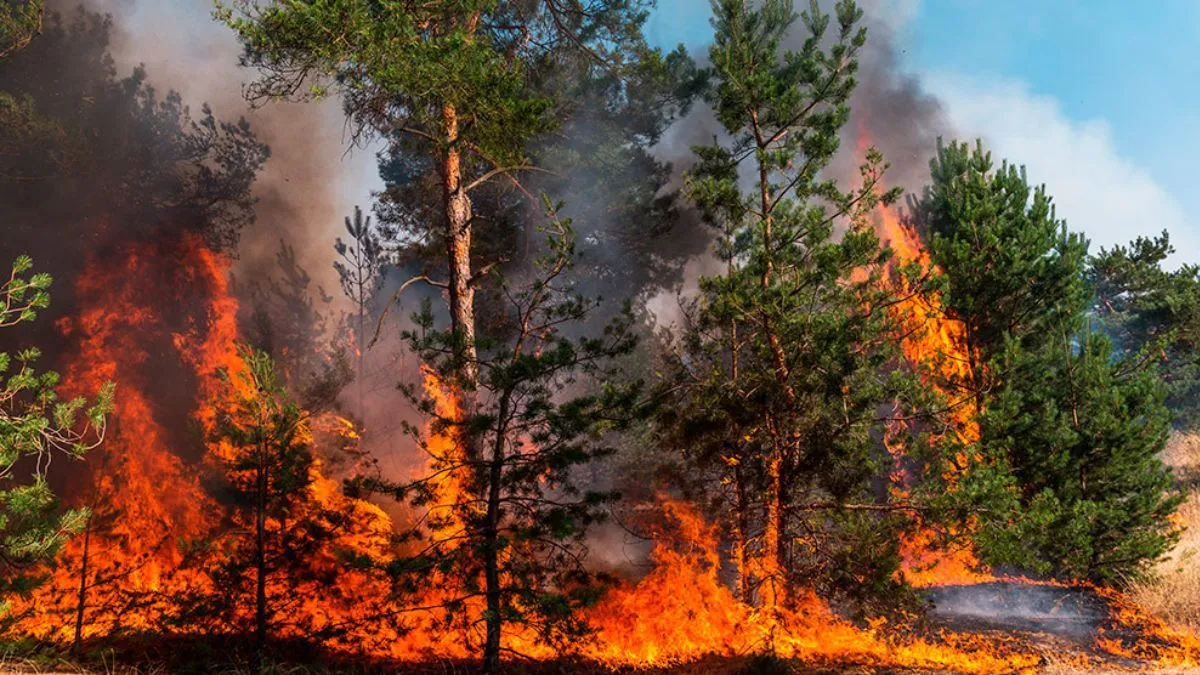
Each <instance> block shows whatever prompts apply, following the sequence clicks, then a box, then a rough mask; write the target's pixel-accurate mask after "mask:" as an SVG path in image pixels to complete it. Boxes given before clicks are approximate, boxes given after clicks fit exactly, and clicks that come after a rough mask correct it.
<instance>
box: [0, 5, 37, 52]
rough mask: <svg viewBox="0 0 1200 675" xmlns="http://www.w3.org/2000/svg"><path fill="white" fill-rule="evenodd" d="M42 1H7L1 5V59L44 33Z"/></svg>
mask: <svg viewBox="0 0 1200 675" xmlns="http://www.w3.org/2000/svg"><path fill="white" fill-rule="evenodd" d="M45 11H46V9H45V7H44V6H43V4H42V0H7V1H6V2H4V3H0V59H2V58H4V57H5V56H8V55H9V54H11V53H13V52H15V51H17V50H18V49H21V48H22V47H24V46H25V45H27V44H29V42H30V41H31V40H32V39H33V38H34V36H36V35H37V34H38V33H40V32H42V17H43V15H44V14H45Z"/></svg>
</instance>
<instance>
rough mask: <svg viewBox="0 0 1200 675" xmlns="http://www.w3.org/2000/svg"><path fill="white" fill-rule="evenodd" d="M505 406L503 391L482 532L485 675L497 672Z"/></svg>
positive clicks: (499, 629) (501, 620)
mask: <svg viewBox="0 0 1200 675" xmlns="http://www.w3.org/2000/svg"><path fill="white" fill-rule="evenodd" d="M508 405H509V399H508V395H507V394H505V396H504V397H503V398H501V400H500V408H499V412H498V414H497V417H496V420H497V424H498V426H499V428H498V429H497V432H496V442H495V444H494V445H493V446H492V457H491V461H490V462H489V463H488V493H487V515H486V520H485V521H484V531H483V539H484V541H483V576H484V596H485V597H486V599H487V617H486V625H487V637H486V639H485V641H484V646H483V672H484V673H485V675H497V674H498V673H499V672H500V631H501V628H502V627H503V625H504V617H503V616H502V614H501V610H502V607H501V602H500V601H501V597H500V594H501V591H502V589H501V587H500V495H501V484H500V482H501V480H502V479H503V478H504V436H505V434H506V433H507V428H506V423H507V421H508Z"/></svg>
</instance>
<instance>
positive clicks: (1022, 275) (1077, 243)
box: [920, 141, 1087, 410]
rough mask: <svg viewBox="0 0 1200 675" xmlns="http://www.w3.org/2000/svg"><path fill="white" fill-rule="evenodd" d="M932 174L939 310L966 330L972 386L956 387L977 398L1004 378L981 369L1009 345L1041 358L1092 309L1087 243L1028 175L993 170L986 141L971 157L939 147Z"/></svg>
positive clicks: (962, 149) (930, 213)
mask: <svg viewBox="0 0 1200 675" xmlns="http://www.w3.org/2000/svg"><path fill="white" fill-rule="evenodd" d="M930 173H931V178H932V184H931V185H930V186H929V188H928V189H927V190H926V191H925V194H924V197H923V200H922V202H923V203H922V204H921V209H920V210H921V211H922V213H923V214H924V218H925V219H926V226H927V228H928V232H929V239H930V242H929V251H930V256H931V257H932V259H933V262H934V263H935V264H937V265H938V266H939V267H940V269H941V271H942V273H943V275H944V277H945V289H944V292H943V293H942V296H941V297H942V303H943V308H944V311H945V313H946V316H947V317H948V318H949V319H950V320H952V321H957V322H959V323H961V324H962V325H963V327H964V329H965V334H966V345H965V347H966V351H967V358H968V359H969V360H970V364H969V365H970V372H971V377H972V378H973V381H972V382H962V383H957V384H958V386H960V387H962V388H963V389H964V390H965V392H964V393H966V394H968V395H971V396H976V395H981V394H982V392H984V391H986V390H987V389H988V388H989V387H990V386H993V384H994V382H995V381H1002V380H1003V377H1004V375H1003V374H1002V373H998V372H995V369H994V368H988V367H986V365H985V364H988V363H989V362H990V361H992V360H993V359H995V358H996V357H997V356H998V355H999V354H1000V353H1001V352H1002V351H1004V349H1005V347H1006V344H1007V342H1008V341H1010V340H1017V341H1018V342H1020V343H1021V345H1022V346H1023V347H1026V348H1028V349H1032V350H1037V349H1038V348H1040V347H1041V346H1042V345H1044V344H1046V343H1047V342H1053V341H1054V340H1055V335H1054V333H1055V331H1056V329H1057V328H1059V327H1060V326H1062V325H1063V324H1064V323H1067V324H1073V323H1074V322H1075V321H1076V317H1077V316H1078V315H1079V313H1080V312H1081V311H1082V310H1083V309H1084V308H1085V307H1086V304H1087V288H1086V285H1085V284H1084V280H1083V278H1082V276H1081V274H1080V271H1081V269H1082V265H1083V264H1084V261H1085V259H1086V256H1087V241H1086V240H1085V239H1084V238H1083V237H1081V236H1080V235H1078V234H1076V233H1073V232H1069V231H1067V229H1066V226H1065V224H1064V223H1063V222H1062V221H1060V220H1058V219H1057V218H1055V214H1054V206H1053V204H1052V203H1051V200H1050V197H1049V195H1048V194H1046V190H1045V187H1044V186H1043V187H1038V188H1037V189H1031V188H1030V186H1029V185H1028V183H1027V182H1026V179H1025V170H1024V168H1023V167H1022V168H1018V167H1016V166H1013V165H1010V164H1008V163H1003V164H1002V165H1001V166H1000V167H999V169H997V168H996V167H995V166H994V164H993V162H992V157H991V153H987V152H985V151H984V149H983V146H982V144H981V143H978V144H976V147H975V148H974V149H973V150H972V149H970V148H968V147H967V146H966V144H960V143H951V144H950V145H949V146H944V145H942V144H941V142H940V141H939V143H938V148H937V155H936V156H935V158H934V159H933V160H932V161H931V163H930ZM978 403H980V404H984V403H985V400H984V398H983V397H982V396H980V397H979V400H978ZM980 410H983V406H980Z"/></svg>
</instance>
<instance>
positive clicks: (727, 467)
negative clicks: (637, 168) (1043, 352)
mask: <svg viewBox="0 0 1200 675" xmlns="http://www.w3.org/2000/svg"><path fill="white" fill-rule="evenodd" d="M748 5H749V3H745V2H742V1H741V0H721V1H720V2H714V4H713V7H714V15H715V19H714V26H715V29H716V38H715V42H714V45H713V47H712V48H711V50H710V58H711V61H712V73H711V77H712V81H713V89H712V92H711V94H710V95H709V96H710V101H711V104H712V106H713V108H714V110H715V111H716V114H717V118H718V119H719V120H720V121H721V123H722V125H723V126H724V127H725V130H726V131H727V132H728V134H729V136H730V139H731V140H730V142H729V143H728V144H726V145H714V146H708V147H698V148H696V152H697V153H698V155H699V157H700V159H701V162H700V164H699V166H698V167H697V168H696V169H695V170H694V171H693V172H692V174H691V175H690V177H689V192H690V194H691V196H692V198H693V200H694V201H695V202H696V204H697V206H698V207H699V208H700V209H701V211H702V213H704V215H705V217H706V218H707V219H708V220H709V221H710V222H711V223H713V224H714V225H716V226H717V227H718V228H719V229H720V231H721V232H722V236H721V240H720V247H719V251H718V252H719V255H720V256H721V258H722V259H723V260H724V261H725V264H726V271H725V273H724V274H723V275H721V276H716V277H710V278H706V279H704V280H702V282H701V297H700V300H699V305H698V307H697V308H696V311H695V316H694V318H693V324H694V325H693V327H692V328H691V329H690V330H689V331H687V332H686V333H685V334H684V335H683V336H682V338H681V340H680V345H679V346H680V354H679V356H678V358H677V362H676V371H677V373H678V374H679V376H680V377H681V378H683V382H682V387H681V389H680V391H682V392H683V395H682V397H681V399H680V400H679V401H678V403H677V405H675V406H673V407H672V408H671V409H670V411H669V412H671V415H670V416H668V417H667V418H666V419H665V421H666V422H667V423H668V425H669V426H671V427H673V429H674V430H673V436H674V437H675V438H676V439H677V440H676V443H678V444H679V445H680V446H681V447H683V448H688V449H690V451H691V452H693V453H697V454H699V455H700V456H701V459H703V457H705V456H707V457H709V458H711V459H712V460H715V462H710V463H709V464H710V465H711V464H713V463H715V464H717V466H718V469H719V474H721V475H722V478H723V480H724V481H725V482H727V483H728V484H729V485H731V486H732V487H733V490H732V491H733V493H734V494H733V498H732V499H731V500H730V502H729V503H728V505H727V506H726V508H727V509H728V510H729V511H728V512H729V514H730V517H729V518H728V519H729V520H731V521H732V522H733V523H734V524H735V533H734V534H735V537H734V538H735V555H734V558H735V560H737V561H738V564H739V565H740V566H742V567H743V569H741V570H739V586H740V587H741V588H740V591H741V593H742V595H743V597H746V599H748V600H749V599H751V596H752V597H753V598H754V599H757V601H758V603H759V604H760V605H761V606H762V607H763V608H764V609H765V610H766V611H767V612H769V613H771V615H775V616H780V615H781V613H782V612H783V611H784V610H786V609H787V608H789V606H791V605H792V604H793V602H794V601H796V600H799V599H800V598H799V597H797V596H798V592H799V589H800V588H801V587H804V588H815V589H817V590H820V591H825V592H829V593H830V594H834V593H840V594H842V596H843V597H845V596H847V595H855V594H857V595H858V597H860V598H861V597H863V596H871V595H876V596H880V595H886V594H887V593H880V592H879V591H881V590H883V589H888V590H889V591H892V590H895V588H894V585H893V584H892V582H891V581H889V579H891V577H892V575H893V573H894V572H895V569H896V565H897V564H898V556H897V539H898V534H899V532H900V531H901V529H902V528H903V527H904V524H905V522H906V518H905V514H906V513H911V512H910V511H906V510H907V509H910V508H911V507H910V506H909V505H906V504H890V503H888V502H887V500H886V495H884V494H880V493H878V492H876V491H875V490H874V489H873V482H874V481H875V480H876V479H877V478H879V477H880V476H881V475H884V474H885V467H886V466H888V464H887V462H888V460H887V459H886V457H887V456H886V453H884V452H883V451H882V449H881V448H880V447H879V444H878V441H879V439H880V438H882V437H883V434H884V432H885V421H884V419H883V418H884V417H885V415H883V414H881V412H880V410H881V409H882V408H888V407H891V406H892V405H893V403H894V402H900V405H901V406H902V407H903V406H907V405H908V403H911V402H912V401H914V400H915V397H916V396H917V394H918V387H916V381H915V380H914V379H913V378H912V377H911V373H907V372H905V371H904V370H902V369H900V368H897V364H898V363H899V361H900V358H901V355H900V352H899V347H898V341H897V340H896V339H895V335H896V334H898V332H899V325H898V324H897V323H896V320H895V318H894V317H893V316H892V315H891V314H890V313H889V311H888V307H889V306H890V305H891V304H894V298H893V297H892V294H891V291H889V290H888V286H887V285H886V284H885V283H883V274H884V272H885V270H886V269H887V263H888V261H889V256H890V252H889V251H888V250H887V249H886V248H884V247H882V246H881V245H880V242H879V240H878V238H877V237H876V236H875V234H874V231H873V228H872V227H871V226H870V223H869V222H868V216H869V214H870V212H871V211H872V209H873V208H874V207H875V206H876V205H877V204H878V203H879V202H880V201H881V200H882V201H891V200H894V199H895V197H896V196H897V192H895V191H889V192H887V193H885V194H881V189H880V185H881V183H880V179H881V176H882V173H883V171H884V169H885V166H884V165H883V163H882V158H881V157H880V155H879V153H878V152H876V151H874V150H871V151H870V152H869V153H868V157H867V163H866V164H865V165H864V166H863V167H862V179H863V181H862V184H861V185H859V186H857V187H855V188H853V189H851V190H849V191H843V190H842V189H840V188H839V186H838V185H837V183H836V182H835V181H832V180H829V179H828V178H827V177H826V174H824V170H825V168H826V167H827V166H828V164H829V162H830V160H831V159H832V157H833V156H834V154H835V153H836V151H837V150H838V134H839V131H840V129H841V127H842V126H843V125H844V124H845V122H846V119H847V116H848V114H849V111H848V107H847V105H846V102H847V100H848V97H849V95H850V93H851V91H852V90H853V87H854V78H853V75H854V72H855V68H856V62H855V54H856V52H857V51H858V49H859V48H861V47H862V45H863V44H864V41H865V30H864V29H862V28H859V27H857V24H858V21H859V19H860V18H861V15H862V12H861V10H860V9H858V8H857V7H856V6H855V4H854V3H853V2H839V3H838V4H837V6H836V23H835V24H833V26H834V30H833V31H832V32H831V34H827V31H829V27H830V24H831V19H830V17H829V16H828V15H826V14H823V13H822V12H821V11H820V9H819V7H818V6H817V4H816V3H815V2H814V3H812V4H810V5H809V8H808V10H807V11H805V12H803V13H802V14H800V15H799V17H797V15H796V14H795V13H794V12H793V10H792V5H791V2H788V1H786V0H768V1H767V2H764V3H762V4H761V5H760V6H759V7H758V8H757V9H751V8H750V7H749V6H748ZM797 18H800V19H801V20H802V21H803V25H804V27H805V28H806V29H807V31H808V34H809V36H808V38H807V39H806V40H805V43H804V46H803V48H802V49H801V51H799V52H781V51H780V48H779V46H780V41H781V39H782V37H783V35H784V34H785V33H786V32H787V31H788V30H789V29H790V27H791V26H792V24H793V22H794V21H795V20H796V19H797ZM750 177H752V178H750ZM743 179H746V180H752V184H753V188H752V190H750V191H749V192H747V193H743V192H742V189H741V187H740V186H741V185H742V184H743V183H742V180H743ZM747 509H754V511H753V512H749V513H748V512H747V511H746V510H747ZM739 549H740V550H739Z"/></svg>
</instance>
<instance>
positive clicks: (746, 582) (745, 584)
mask: <svg viewBox="0 0 1200 675" xmlns="http://www.w3.org/2000/svg"><path fill="white" fill-rule="evenodd" d="M733 480H734V491H735V498H736V504H735V508H736V509H737V513H736V514H734V521H733V564H734V566H736V567H737V575H738V597H739V598H741V600H742V602H744V603H747V604H750V602H751V601H752V600H753V598H751V597H750V564H749V563H750V561H749V559H748V555H747V553H748V551H747V542H746V540H747V539H748V538H749V527H750V525H749V522H748V520H749V515H750V504H749V501H750V500H749V499H748V496H747V495H746V476H745V474H744V473H743V472H742V466H741V464H739V465H737V466H736V467H734V474H733Z"/></svg>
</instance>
